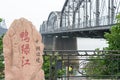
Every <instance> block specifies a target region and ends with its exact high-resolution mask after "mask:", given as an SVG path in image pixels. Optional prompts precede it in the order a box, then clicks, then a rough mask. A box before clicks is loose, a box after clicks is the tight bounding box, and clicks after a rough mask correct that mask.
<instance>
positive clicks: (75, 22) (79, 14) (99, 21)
mask: <svg viewBox="0 0 120 80" xmlns="http://www.w3.org/2000/svg"><path fill="white" fill-rule="evenodd" d="M119 13H120V0H66V1H65V3H64V6H63V8H62V11H60V12H57V11H56V12H51V13H50V15H49V17H48V20H47V21H45V22H43V24H42V25H41V28H40V32H41V33H42V34H50V33H61V32H66V31H69V32H74V31H83V30H84V31H89V30H91V29H92V30H103V29H104V30H108V29H109V28H110V27H111V26H112V25H114V24H115V23H116V20H115V17H116V15H118V14H119ZM103 27H104V28H103Z"/></svg>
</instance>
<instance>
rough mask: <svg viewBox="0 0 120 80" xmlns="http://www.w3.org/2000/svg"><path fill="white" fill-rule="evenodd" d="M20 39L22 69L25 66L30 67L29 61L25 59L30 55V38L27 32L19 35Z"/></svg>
mask: <svg viewBox="0 0 120 80" xmlns="http://www.w3.org/2000/svg"><path fill="white" fill-rule="evenodd" d="M20 38H21V40H22V41H23V42H22V43H23V44H22V45H21V46H20V48H21V49H20V50H21V52H22V67H24V66H25V65H30V60H29V59H28V58H27V56H28V55H29V53H30V47H29V41H30V37H29V34H28V32H27V30H25V31H24V32H21V33H20Z"/></svg>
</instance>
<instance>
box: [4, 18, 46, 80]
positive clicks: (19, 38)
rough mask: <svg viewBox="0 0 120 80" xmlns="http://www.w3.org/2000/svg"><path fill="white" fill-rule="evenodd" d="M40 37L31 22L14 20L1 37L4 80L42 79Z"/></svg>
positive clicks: (22, 19)
mask: <svg viewBox="0 0 120 80" xmlns="http://www.w3.org/2000/svg"><path fill="white" fill-rule="evenodd" d="M43 49H44V45H43V44H42V37H41V35H40V34H39V32H38V31H37V30H36V29H35V26H33V25H32V23H31V22H30V21H28V20H26V19H24V18H21V19H18V20H15V21H14V22H13V23H12V24H11V26H10V28H9V29H8V31H7V32H6V34H5V36H4V38H3V51H4V59H5V80H44V71H43V70H42V64H43V57H42V55H43Z"/></svg>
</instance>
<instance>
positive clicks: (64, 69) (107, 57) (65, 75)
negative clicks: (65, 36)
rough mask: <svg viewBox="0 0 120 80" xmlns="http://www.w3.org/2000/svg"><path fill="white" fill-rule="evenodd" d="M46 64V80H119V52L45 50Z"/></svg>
mask: <svg viewBox="0 0 120 80" xmlns="http://www.w3.org/2000/svg"><path fill="white" fill-rule="evenodd" d="M46 59H48V61H49V62H46ZM46 63H49V69H48V71H47V72H45V74H46V80H94V79H98V80H99V79H101V80H104V79H108V80H113V79H115V80H117V79H118V80H119V79H120V75H119V74H120V50H111V51H103V50H56V51H51V50H45V51H44V65H45V64H46Z"/></svg>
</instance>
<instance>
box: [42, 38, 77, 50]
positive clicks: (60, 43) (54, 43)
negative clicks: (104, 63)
mask: <svg viewBox="0 0 120 80" xmlns="http://www.w3.org/2000/svg"><path fill="white" fill-rule="evenodd" d="M43 42H44V45H45V49H46V50H77V39H76V37H69V36H43Z"/></svg>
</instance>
